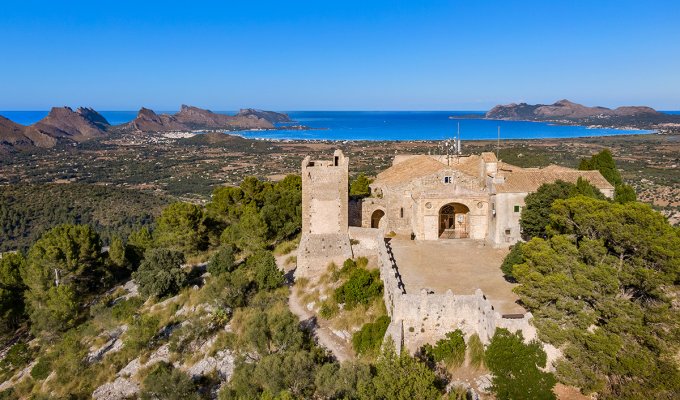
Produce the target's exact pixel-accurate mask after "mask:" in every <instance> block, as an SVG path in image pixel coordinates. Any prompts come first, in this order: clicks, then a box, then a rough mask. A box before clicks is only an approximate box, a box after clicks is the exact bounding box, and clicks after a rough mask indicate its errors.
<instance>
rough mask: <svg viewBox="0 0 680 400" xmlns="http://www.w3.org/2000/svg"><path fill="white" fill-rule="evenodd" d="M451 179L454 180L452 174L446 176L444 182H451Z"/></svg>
mask: <svg viewBox="0 0 680 400" xmlns="http://www.w3.org/2000/svg"><path fill="white" fill-rule="evenodd" d="M451 181H452V180H451V177H450V176H445V177H444V183H446V184H449V183H451Z"/></svg>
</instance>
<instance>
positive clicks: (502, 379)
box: [484, 328, 555, 400]
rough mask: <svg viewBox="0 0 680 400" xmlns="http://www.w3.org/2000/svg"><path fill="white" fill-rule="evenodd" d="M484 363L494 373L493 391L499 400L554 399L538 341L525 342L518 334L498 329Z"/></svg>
mask: <svg viewBox="0 0 680 400" xmlns="http://www.w3.org/2000/svg"><path fill="white" fill-rule="evenodd" d="M484 361H485V364H486V365H487V367H489V370H491V373H492V374H493V380H492V385H493V386H492V390H493V392H494V394H495V395H496V398H497V399H498V400H513V399H526V400H548V399H554V398H555V394H554V393H553V391H552V389H553V387H554V386H555V377H554V376H553V374H551V373H549V372H544V371H541V370H540V369H539V368H545V367H546V354H545V352H544V351H543V350H542V346H541V344H540V343H539V342H538V341H532V342H530V343H529V344H525V343H524V338H523V337H522V333H521V332H517V333H510V332H509V331H508V330H507V329H502V328H498V329H496V333H495V334H494V336H493V337H492V338H491V343H489V346H488V347H487V349H486V353H485V360H484Z"/></svg>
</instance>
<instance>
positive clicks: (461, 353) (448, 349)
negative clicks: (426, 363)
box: [421, 329, 465, 367]
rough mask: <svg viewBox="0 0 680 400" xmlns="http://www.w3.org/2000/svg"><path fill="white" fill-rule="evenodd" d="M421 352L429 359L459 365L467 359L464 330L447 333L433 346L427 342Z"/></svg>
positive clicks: (452, 365)
mask: <svg viewBox="0 0 680 400" xmlns="http://www.w3.org/2000/svg"><path fill="white" fill-rule="evenodd" d="M421 353H422V354H423V355H424V356H425V357H426V358H427V359H429V360H432V361H434V362H443V363H444V364H446V365H447V366H449V367H459V366H460V365H461V364H463V361H465V339H464V337H463V332H462V331H461V330H460V329H456V330H455V331H453V332H449V333H447V334H446V337H445V338H444V339H440V340H438V341H437V343H436V344H435V345H434V346H432V345H430V344H426V345H424V346H423V347H422V348H421Z"/></svg>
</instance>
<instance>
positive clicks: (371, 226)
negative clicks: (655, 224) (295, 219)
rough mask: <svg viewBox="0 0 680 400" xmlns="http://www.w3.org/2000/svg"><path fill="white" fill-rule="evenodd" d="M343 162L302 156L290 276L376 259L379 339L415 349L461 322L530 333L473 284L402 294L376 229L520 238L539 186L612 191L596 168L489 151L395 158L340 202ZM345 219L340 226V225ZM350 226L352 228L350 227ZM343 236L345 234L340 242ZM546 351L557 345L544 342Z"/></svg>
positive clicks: (470, 330)
mask: <svg viewBox="0 0 680 400" xmlns="http://www.w3.org/2000/svg"><path fill="white" fill-rule="evenodd" d="M348 169H349V159H348V158H346V157H345V156H344V155H343V154H342V152H341V151H339V150H336V151H335V153H334V154H333V159H332V160H331V161H312V160H311V159H310V158H309V157H307V158H305V159H304V161H303V162H302V238H301V240H300V246H299V248H298V263H297V264H298V268H297V270H296V276H298V277H300V276H302V277H307V278H311V279H314V278H317V277H319V276H320V275H322V274H323V272H324V271H325V270H326V268H327V266H328V264H329V263H330V262H334V263H336V264H337V265H341V264H342V262H343V261H344V260H345V259H347V258H350V257H352V256H353V255H355V256H359V255H362V256H369V257H371V256H376V257H377V261H378V266H379V268H380V276H381V278H382V280H383V282H384V284H385V286H384V288H385V290H384V300H385V306H386V307H387V312H388V315H389V316H390V318H391V321H392V322H391V324H390V326H389V328H388V331H387V334H386V336H388V337H391V338H392V339H394V341H395V342H396V344H397V348H398V349H402V348H405V349H407V350H409V351H411V352H413V351H415V349H417V348H418V347H420V346H421V345H422V344H423V343H426V342H429V343H432V342H434V341H436V340H438V339H440V338H442V337H444V335H445V334H446V333H447V332H450V331H452V330H454V329H461V330H462V331H463V332H464V333H465V334H466V335H467V336H469V335H472V334H478V335H479V337H480V339H481V340H482V342H485V343H487V342H488V341H489V340H490V338H491V336H492V335H493V333H494V331H495V329H496V328H498V327H503V328H507V329H510V330H511V331H517V330H520V331H522V332H523V334H524V337H525V338H526V339H527V340H530V339H533V338H535V337H536V330H535V328H534V327H533V326H532V325H531V324H530V319H531V314H530V313H526V314H519V315H501V314H500V313H499V312H498V311H496V310H495V309H494V307H493V305H492V304H491V302H490V301H489V300H488V299H487V298H486V296H485V295H484V293H482V291H481V290H479V289H477V290H476V291H475V292H474V294H471V295H457V294H454V293H452V292H451V291H450V290H449V291H447V292H446V293H439V294H435V293H432V292H429V291H427V290H422V291H420V292H418V293H406V289H405V286H404V284H403V283H402V282H401V278H400V275H399V271H398V268H397V266H396V262H395V260H394V257H393V256H392V255H391V252H390V250H389V248H388V247H387V246H386V244H385V241H384V235H385V234H386V233H391V232H394V233H395V234H399V235H405V236H410V237H411V238H412V239H415V240H439V239H457V238H470V239H474V240H486V241H488V242H490V243H491V244H493V245H496V246H505V245H509V244H512V243H515V242H516V241H518V240H520V232H519V216H520V211H521V208H522V207H523V206H524V198H525V197H526V195H527V194H528V193H531V192H533V191H535V190H536V189H537V188H538V187H539V186H540V185H541V184H543V183H550V182H555V181H556V180H564V181H567V182H576V181H577V179H578V178H579V177H583V178H585V179H587V180H588V181H590V183H591V184H593V185H594V186H595V187H597V188H598V189H599V190H600V191H602V192H603V193H604V194H605V195H606V196H609V197H612V196H613V192H614V188H613V187H612V186H611V185H610V184H609V183H608V182H607V181H606V180H605V179H604V178H603V177H602V175H601V174H600V173H599V172H597V171H576V170H573V169H569V168H563V167H558V166H550V167H546V168H543V169H532V168H519V167H515V166H512V165H509V164H504V163H501V162H499V161H498V160H497V159H496V157H495V155H494V154H493V153H482V154H481V155H471V156H430V155H419V156H397V157H395V159H394V163H393V165H392V167H390V168H388V169H387V170H385V171H383V172H382V173H380V174H378V176H377V178H376V180H375V181H374V182H373V183H372V184H371V197H368V198H365V199H363V200H361V201H353V202H352V203H350V202H349V198H348V197H349V196H348V187H349V185H348V172H349V171H348ZM350 222H351V224H352V225H355V226H353V227H351V228H350V227H349V224H350ZM356 225H359V226H356ZM350 239H351V240H350ZM546 350H547V351H548V354H549V358H550V359H553V358H554V357H556V356H557V355H559V352H558V351H557V349H554V348H550V347H548V348H546Z"/></svg>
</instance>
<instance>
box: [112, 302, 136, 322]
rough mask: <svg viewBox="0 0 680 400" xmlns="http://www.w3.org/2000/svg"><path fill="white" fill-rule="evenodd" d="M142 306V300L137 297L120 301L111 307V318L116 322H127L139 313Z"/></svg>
mask: <svg viewBox="0 0 680 400" xmlns="http://www.w3.org/2000/svg"><path fill="white" fill-rule="evenodd" d="M142 304H144V300H142V299H141V298H140V297H138V296H135V297H130V298H129V299H124V300H121V301H119V302H117V303H116V304H114V305H113V307H111V316H112V317H113V318H115V319H116V320H117V321H120V322H127V321H129V320H130V319H131V318H132V317H133V316H134V315H135V313H137V311H139V308H140V307H141V306H142Z"/></svg>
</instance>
